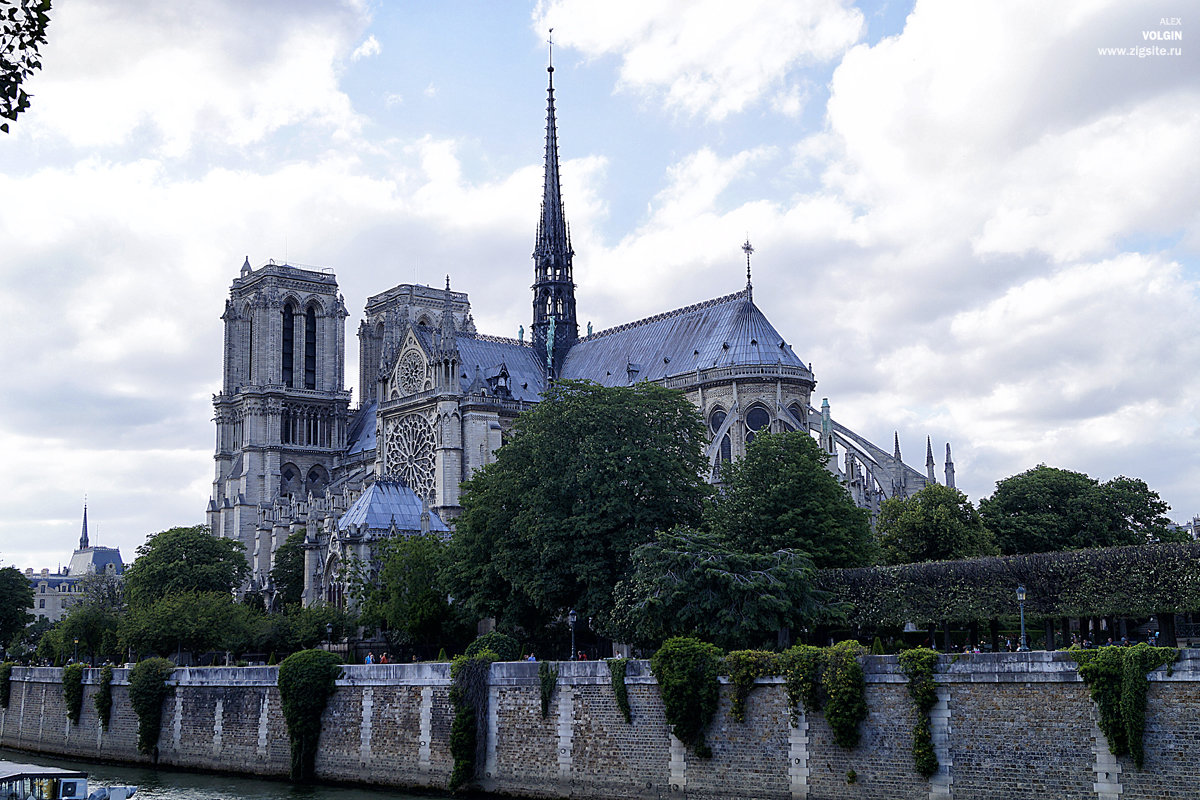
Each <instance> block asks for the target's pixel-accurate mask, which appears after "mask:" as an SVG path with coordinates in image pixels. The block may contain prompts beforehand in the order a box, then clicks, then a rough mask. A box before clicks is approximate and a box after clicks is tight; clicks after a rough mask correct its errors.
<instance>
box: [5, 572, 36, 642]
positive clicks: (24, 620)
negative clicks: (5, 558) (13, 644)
mask: <svg viewBox="0 0 1200 800" xmlns="http://www.w3.org/2000/svg"><path fill="white" fill-rule="evenodd" d="M32 606H33V584H32V583H30V582H29V578H27V577H25V574H24V573H23V572H21V570H19V569H17V568H16V567H5V568H4V569H0V641H3V642H7V641H10V640H11V639H12V638H13V637H14V636H16V635H17V634H19V633H20V632H21V631H22V630H24V629H25V626H26V625H28V624H29V623H30V622H31V621H32V620H33V615H32V614H30V613H29V611H28V609H29V608H30V607H32Z"/></svg>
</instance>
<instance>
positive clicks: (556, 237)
mask: <svg viewBox="0 0 1200 800" xmlns="http://www.w3.org/2000/svg"><path fill="white" fill-rule="evenodd" d="M546 72H547V73H549V75H550V79H549V88H548V89H547V91H546V96H547V100H546V166H545V181H544V186H543V189H542V216H541V219H540V220H539V221H538V230H537V243H536V244H535V246H534V248H533V326H532V328H531V330H530V334H531V336H530V341H531V343H532V344H533V349H534V352H535V353H536V354H537V356H538V358H539V360H540V362H541V363H542V364H544V365H546V367H547V369H546V373H547V377H548V378H550V379H553V378H556V377H558V376H559V374H560V372H561V370H562V365H563V361H564V360H565V359H566V357H567V351H568V350H570V349H571V346H572V345H573V344H575V341H576V339H578V338H579V325H578V324H577V322H576V320H575V282H574V279H573V277H572V272H571V259H572V258H573V257H574V255H575V251H574V250H572V249H571V232H570V230H569V229H568V228H567V221H566V215H565V214H564V213H563V204H562V193H561V191H560V186H559V180H558V127H557V124H556V121H555V117H554V62H553V59H551V63H550V65H549V67H547V69H546ZM551 332H553V334H551ZM551 335H553V344H552V346H551V347H549V348H548V347H547V344H548V341H549V340H550V337H551ZM548 349H552V350H553V352H552V353H551V354H549V356H548V355H547V350H548Z"/></svg>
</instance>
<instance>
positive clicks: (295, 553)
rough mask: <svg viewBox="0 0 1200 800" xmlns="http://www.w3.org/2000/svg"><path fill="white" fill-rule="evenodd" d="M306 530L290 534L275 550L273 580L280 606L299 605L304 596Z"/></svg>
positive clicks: (272, 568) (272, 570)
mask: <svg viewBox="0 0 1200 800" xmlns="http://www.w3.org/2000/svg"><path fill="white" fill-rule="evenodd" d="M303 544H304V531H296V532H295V533H290V534H288V537H287V540H286V541H284V543H283V544H281V545H279V549H278V550H276V551H275V565H274V566H273V567H271V582H272V583H274V584H275V591H276V592H278V596H277V598H276V600H277V602H278V604H279V605H280V606H290V605H299V604H300V602H301V600H302V599H303V597H304V548H303V546H302V545H303Z"/></svg>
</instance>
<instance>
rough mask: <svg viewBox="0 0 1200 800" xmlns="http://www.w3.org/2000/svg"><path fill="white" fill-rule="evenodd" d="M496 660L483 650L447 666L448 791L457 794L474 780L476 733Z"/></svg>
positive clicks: (476, 754) (476, 755)
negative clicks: (450, 717) (450, 761)
mask: <svg viewBox="0 0 1200 800" xmlns="http://www.w3.org/2000/svg"><path fill="white" fill-rule="evenodd" d="M496 660H497V657H496V653H495V652H493V651H491V650H487V649H483V650H478V651H476V652H475V653H474V654H473V655H470V656H467V655H461V656H458V657H457V658H455V659H454V661H452V662H451V664H450V679H451V684H452V685H451V687H450V702H451V704H453V706H454V720H453V721H452V722H451V723H450V755H451V757H452V758H453V759H454V769H453V770H451V772H450V788H451V789H454V790H458V789H460V788H462V787H463V786H465V785H467V784H468V783H470V782H471V781H473V780H475V764H476V762H477V761H478V755H479V739H478V736H479V734H478V731H479V728H480V726H481V723H482V721H483V718H484V715H485V714H486V713H487V687H488V673H489V672H490V671H491V668H492V662H493V661H496Z"/></svg>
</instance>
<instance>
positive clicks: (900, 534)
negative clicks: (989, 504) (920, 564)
mask: <svg viewBox="0 0 1200 800" xmlns="http://www.w3.org/2000/svg"><path fill="white" fill-rule="evenodd" d="M875 533H876V535H877V536H878V537H879V546H880V550H881V553H880V555H881V561H882V562H883V563H885V564H911V563H914V562H917V561H953V560H956V559H960V558H977V557H981V556H994V555H999V552H1000V551H999V550H998V549H997V547H996V542H995V539H994V537H993V536H992V534H991V532H990V531H988V530H987V529H986V528H984V526H983V521H982V520H981V519H980V518H979V512H978V511H976V510H975V506H974V505H973V504H972V503H971V501H970V500H968V499H967V496H966V495H965V494H963V493H962V492H960V491H958V490H957V489H954V488H951V487H949V486H943V485H942V484H940V483H931V484H929V485H928V486H926V487H925V488H924V489H922V490H921V491H919V492H917V493H916V494H915V495H913V496H912V497H909V498H898V497H893V498H891V499H889V500H885V501H884V502H883V506H882V507H881V508H880V509H879V517H878V519H876V521H875Z"/></svg>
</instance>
